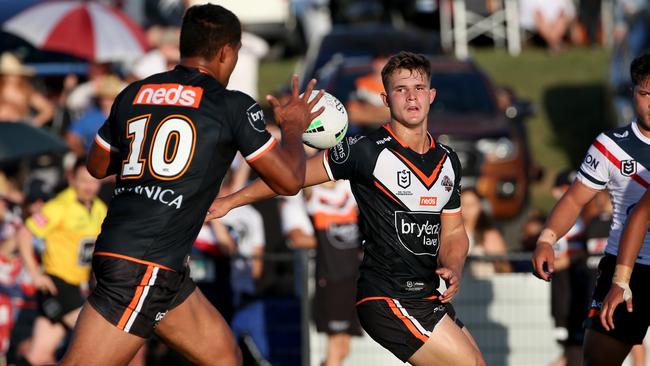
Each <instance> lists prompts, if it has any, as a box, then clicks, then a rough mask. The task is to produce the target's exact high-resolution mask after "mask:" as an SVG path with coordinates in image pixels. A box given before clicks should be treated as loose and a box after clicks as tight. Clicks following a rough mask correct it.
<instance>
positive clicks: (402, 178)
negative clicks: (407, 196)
mask: <svg viewBox="0 0 650 366" xmlns="http://www.w3.org/2000/svg"><path fill="white" fill-rule="evenodd" d="M397 185H398V186H400V187H402V188H408V187H409V186H410V185H411V172H409V171H408V170H400V171H398V172H397Z"/></svg>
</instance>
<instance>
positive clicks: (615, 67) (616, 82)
mask: <svg viewBox="0 0 650 366" xmlns="http://www.w3.org/2000/svg"><path fill="white" fill-rule="evenodd" d="M649 21H650V4H648V2H647V1H646V0H619V1H615V2H614V47H613V49H612V58H611V63H610V65H609V82H610V84H611V86H612V88H613V89H614V92H615V94H614V106H615V108H616V115H617V118H618V121H617V122H618V125H619V126H623V125H625V124H626V123H628V121H630V120H632V119H633V118H634V106H633V105H632V102H631V101H630V95H629V90H630V88H631V87H632V79H631V78H630V73H629V69H630V64H631V62H632V60H633V59H634V58H635V57H637V56H639V55H641V53H642V52H643V50H644V49H646V48H647V47H648V43H649V42H648V40H649V39H650V38H649V35H648V32H650V27H649V26H648V24H649V23H648V22H649Z"/></svg>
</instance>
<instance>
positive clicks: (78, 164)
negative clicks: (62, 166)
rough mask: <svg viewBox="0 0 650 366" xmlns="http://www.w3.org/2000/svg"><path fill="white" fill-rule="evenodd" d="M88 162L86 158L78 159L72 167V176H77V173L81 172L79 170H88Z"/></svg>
mask: <svg viewBox="0 0 650 366" xmlns="http://www.w3.org/2000/svg"><path fill="white" fill-rule="evenodd" d="M86 160H87V159H86V157H85V156H79V157H77V160H75V161H74V164H73V165H72V169H71V170H70V173H71V174H72V176H76V175H77V173H78V172H79V169H81V168H82V167H83V168H84V169H87V168H86Z"/></svg>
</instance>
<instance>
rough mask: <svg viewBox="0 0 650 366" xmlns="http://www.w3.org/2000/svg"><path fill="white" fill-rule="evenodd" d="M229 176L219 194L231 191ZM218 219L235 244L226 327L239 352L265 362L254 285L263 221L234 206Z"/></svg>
mask: <svg viewBox="0 0 650 366" xmlns="http://www.w3.org/2000/svg"><path fill="white" fill-rule="evenodd" d="M229 175H230V177H227V179H224V183H223V184H222V187H221V189H220V191H219V194H220V195H228V194H230V193H232V192H233V189H232V186H231V184H232V183H233V181H232V171H231V173H230V174H229ZM219 220H220V221H221V222H222V223H223V224H224V225H226V226H227V227H228V228H229V231H230V232H231V233H232V236H233V239H234V241H235V248H233V249H234V250H233V252H232V253H231V254H233V256H232V260H231V262H230V268H231V276H230V282H231V287H232V291H233V305H234V308H235V313H234V315H233V318H232V321H231V323H230V326H231V328H232V331H233V333H234V334H235V337H236V338H237V339H238V341H239V342H240V343H243V344H244V345H245V347H241V348H242V349H246V350H248V352H249V353H250V354H252V355H254V357H256V358H259V357H261V358H263V359H265V360H268V359H269V356H270V352H271V351H270V348H269V340H268V338H267V334H266V316H265V308H264V303H263V302H262V300H261V299H260V297H259V292H258V286H257V283H258V281H259V280H260V279H261V278H262V273H263V272H264V259H263V256H264V247H265V244H266V239H265V236H264V220H263V218H262V215H261V214H260V213H259V212H258V211H257V210H256V209H255V208H253V206H251V205H245V206H241V207H237V208H235V209H233V210H231V211H230V212H228V214H227V215H225V216H224V217H222V218H221V219H219ZM251 341H252V342H251Z"/></svg>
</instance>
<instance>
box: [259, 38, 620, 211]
mask: <svg viewBox="0 0 650 366" xmlns="http://www.w3.org/2000/svg"><path fill="white" fill-rule="evenodd" d="M471 54H472V57H473V59H474V60H475V61H476V62H477V63H478V64H479V65H480V66H481V67H482V68H483V69H484V70H485V71H486V72H487V74H488V75H489V76H490V77H491V78H492V79H493V80H494V82H495V83H496V84H498V85H503V86H509V87H511V88H512V89H514V91H515V92H516V93H517V95H518V96H520V97H521V98H523V99H527V100H530V101H531V102H532V103H533V105H534V109H535V114H534V115H533V116H532V117H531V118H530V119H529V120H528V121H527V122H526V123H527V124H528V135H529V139H530V143H531V149H532V152H533V159H534V160H535V162H536V163H537V164H539V165H540V166H541V167H543V168H544V171H545V176H544V179H543V180H542V181H541V182H539V183H536V184H534V185H533V187H532V201H531V203H532V206H533V207H536V208H538V209H540V210H542V211H543V212H547V211H548V210H549V209H550V208H551V207H552V204H553V200H552V198H551V196H550V187H551V184H552V182H553V179H554V177H555V174H556V173H557V172H558V171H560V170H562V169H564V168H566V167H568V166H573V167H577V164H579V163H580V161H581V160H582V158H583V155H584V153H585V152H586V149H587V148H588V146H589V144H590V143H591V142H592V141H593V139H594V138H595V137H596V135H597V134H598V133H599V132H601V131H602V130H604V129H607V128H609V127H611V126H613V117H612V112H611V107H610V103H611V102H610V100H611V98H610V94H609V91H608V88H607V86H606V80H607V64H608V61H609V54H608V52H607V50H604V49H586V48H574V49H569V50H567V51H565V52H563V53H560V54H549V53H548V52H546V51H545V50H543V49H537V48H527V49H525V50H524V52H523V53H522V54H521V55H520V56H518V57H512V56H510V55H508V54H507V53H506V52H505V51H502V50H495V49H493V48H490V47H487V48H480V49H472V51H471ZM296 63H297V59H288V60H279V61H267V62H263V63H262V66H261V69H260V80H259V82H260V95H261V96H263V95H265V93H269V92H273V91H274V90H275V89H277V88H278V87H279V86H281V85H283V84H286V83H287V82H288V80H289V78H290V76H291V74H292V73H293V72H295V69H296Z"/></svg>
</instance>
